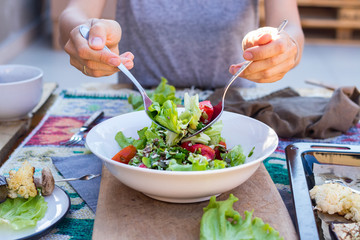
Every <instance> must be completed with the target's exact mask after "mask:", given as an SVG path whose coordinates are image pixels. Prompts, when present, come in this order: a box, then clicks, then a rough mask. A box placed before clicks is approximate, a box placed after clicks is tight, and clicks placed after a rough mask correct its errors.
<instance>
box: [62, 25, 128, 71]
mask: <svg viewBox="0 0 360 240" xmlns="http://www.w3.org/2000/svg"><path fill="white" fill-rule="evenodd" d="M84 25H86V26H88V27H89V28H90V32H89V41H88V40H86V39H85V38H84V37H82V36H81V34H80V32H79V27H80V26H78V27H76V28H74V29H73V30H72V31H71V32H70V37H69V40H68V41H67V43H66V45H65V47H64V49H65V51H66V52H67V53H68V54H69V55H70V64H71V65H73V66H74V67H76V68H77V69H78V70H80V71H81V72H83V73H84V74H85V75H88V76H93V77H102V76H109V75H112V74H113V73H115V72H118V71H119V70H118V68H117V66H119V65H120V63H123V64H124V65H125V67H126V68H127V69H131V68H133V66H134V62H133V60H134V55H133V54H132V53H130V52H125V53H123V54H121V55H120V56H119V48H118V43H119V42H120V39H121V28H120V25H119V24H118V23H117V22H116V21H112V20H99V19H91V20H89V21H88V22H87V23H86V24H84ZM105 45H106V46H107V47H108V48H109V49H110V50H111V52H112V53H109V52H108V51H106V50H104V49H103V48H104V46H105Z"/></svg>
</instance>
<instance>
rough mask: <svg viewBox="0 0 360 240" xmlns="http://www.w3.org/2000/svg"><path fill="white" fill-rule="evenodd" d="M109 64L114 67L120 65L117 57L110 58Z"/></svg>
mask: <svg viewBox="0 0 360 240" xmlns="http://www.w3.org/2000/svg"><path fill="white" fill-rule="evenodd" d="M109 64H110V65H112V66H114V67H117V66H119V65H120V60H119V59H118V58H110V60H109Z"/></svg>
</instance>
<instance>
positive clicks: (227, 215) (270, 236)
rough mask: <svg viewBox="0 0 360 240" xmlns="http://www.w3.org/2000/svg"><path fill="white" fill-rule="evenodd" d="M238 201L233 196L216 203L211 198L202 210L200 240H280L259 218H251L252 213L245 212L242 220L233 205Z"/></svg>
mask: <svg viewBox="0 0 360 240" xmlns="http://www.w3.org/2000/svg"><path fill="white" fill-rule="evenodd" d="M238 200H239V199H238V198H237V197H235V196H234V195H233V194H230V196H229V198H228V199H227V200H225V201H216V197H215V196H212V197H211V198H210V201H209V205H208V206H207V207H205V208H204V214H203V216H202V219H201V222H200V240H210V239H211V240H213V239H222V240H233V239H237V240H248V239H252V240H263V239H267V240H280V239H283V238H282V237H280V235H279V232H277V231H276V230H275V229H273V228H272V227H270V225H269V224H265V223H264V222H263V220H261V219H260V218H257V217H255V218H252V214H253V212H248V211H245V217H244V218H242V217H241V216H240V214H239V212H237V211H235V210H234V208H233V204H234V203H235V202H236V201H238Z"/></svg>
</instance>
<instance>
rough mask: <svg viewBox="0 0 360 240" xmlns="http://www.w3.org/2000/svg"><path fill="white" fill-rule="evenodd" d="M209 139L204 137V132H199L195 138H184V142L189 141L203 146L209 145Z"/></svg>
mask: <svg viewBox="0 0 360 240" xmlns="http://www.w3.org/2000/svg"><path fill="white" fill-rule="evenodd" d="M210 140H211V138H210V137H209V136H208V135H206V134H205V133H204V132H201V133H199V134H197V135H195V136H192V137H189V138H186V141H191V142H192V143H201V144H204V145H209V142H210Z"/></svg>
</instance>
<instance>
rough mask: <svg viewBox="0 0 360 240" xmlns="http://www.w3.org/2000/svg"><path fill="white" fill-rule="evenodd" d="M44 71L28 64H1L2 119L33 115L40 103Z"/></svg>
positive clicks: (0, 112) (0, 103) (15, 118)
mask: <svg viewBox="0 0 360 240" xmlns="http://www.w3.org/2000/svg"><path fill="white" fill-rule="evenodd" d="M42 87H43V71H42V70H41V69H39V68H37V67H33V66H27V65H0V121H14V120H19V119H24V118H29V117H31V115H32V114H31V111H32V110H33V109H34V107H35V106H36V105H37V104H38V103H39V101H40V99H41V94H42Z"/></svg>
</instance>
